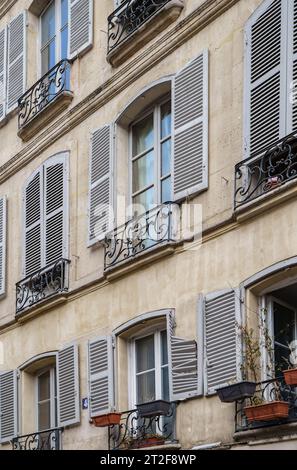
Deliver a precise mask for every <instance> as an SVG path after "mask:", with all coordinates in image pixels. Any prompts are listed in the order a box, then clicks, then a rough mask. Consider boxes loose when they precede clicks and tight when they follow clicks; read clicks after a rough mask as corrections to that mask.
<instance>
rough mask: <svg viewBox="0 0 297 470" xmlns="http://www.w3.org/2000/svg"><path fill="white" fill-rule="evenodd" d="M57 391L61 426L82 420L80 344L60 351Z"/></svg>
mask: <svg viewBox="0 0 297 470" xmlns="http://www.w3.org/2000/svg"><path fill="white" fill-rule="evenodd" d="M57 391H58V423H59V426H71V425H73V424H77V423H79V422H80V403H79V370H78V346H77V345H76V344H74V345H71V346H68V347H66V348H64V349H62V350H61V351H59V352H58V358H57Z"/></svg>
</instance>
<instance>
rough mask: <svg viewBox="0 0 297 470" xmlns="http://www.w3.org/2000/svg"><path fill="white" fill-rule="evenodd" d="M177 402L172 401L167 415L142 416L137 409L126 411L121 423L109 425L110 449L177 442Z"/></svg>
mask: <svg viewBox="0 0 297 470" xmlns="http://www.w3.org/2000/svg"><path fill="white" fill-rule="evenodd" d="M175 417H176V404H175V403H171V404H170V409H169V412H168V414H167V415H166V416H160V415H158V416H153V417H150V418H141V417H140V414H139V411H138V410H137V409H135V410H130V411H124V412H123V413H122V416H121V421H120V424H116V425H111V426H109V427H108V448H109V450H120V449H138V448H142V447H150V446H153V445H164V444H166V443H167V444H168V443H174V442H176V438H175Z"/></svg>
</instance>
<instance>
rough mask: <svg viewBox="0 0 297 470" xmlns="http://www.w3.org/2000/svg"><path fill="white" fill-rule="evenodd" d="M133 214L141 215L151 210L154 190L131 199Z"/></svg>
mask: <svg viewBox="0 0 297 470" xmlns="http://www.w3.org/2000/svg"><path fill="white" fill-rule="evenodd" d="M133 204H134V214H135V215H136V214H137V215H141V214H143V213H144V212H146V211H148V210H149V209H151V208H152V206H153V204H154V188H150V189H148V190H147V191H144V192H143V193H141V194H138V195H137V196H135V197H134V198H133Z"/></svg>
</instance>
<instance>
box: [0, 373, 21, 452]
mask: <svg viewBox="0 0 297 470" xmlns="http://www.w3.org/2000/svg"><path fill="white" fill-rule="evenodd" d="M17 382H18V379H17V371H16V370H12V371H9V372H2V373H1V372H0V442H1V443H6V442H9V441H10V440H11V439H12V438H13V437H15V436H16V435H17V432H18V393H17V389H18V383H17Z"/></svg>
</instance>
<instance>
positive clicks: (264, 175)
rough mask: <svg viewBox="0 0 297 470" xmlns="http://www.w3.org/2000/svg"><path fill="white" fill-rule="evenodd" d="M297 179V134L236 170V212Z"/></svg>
mask: <svg viewBox="0 0 297 470" xmlns="http://www.w3.org/2000/svg"><path fill="white" fill-rule="evenodd" d="M296 177H297V134H296V133H295V134H290V135H289V136H287V137H285V138H284V139H281V140H280V141H278V142H277V143H276V144H274V145H272V146H271V147H269V148H267V149H266V150H264V151H263V152H261V153H260V154H258V155H253V156H251V157H250V158H248V159H247V160H244V161H243V162H240V163H238V164H237V165H236V167H235V197H234V207H235V209H237V208H239V207H241V206H243V205H244V204H247V203H249V202H251V201H253V200H255V199H257V198H259V197H260V196H263V195H264V194H266V193H269V192H270V191H273V190H274V189H276V188H280V187H281V186H282V185H284V184H285V183H287V182H289V181H291V180H293V179H295V178H296Z"/></svg>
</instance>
